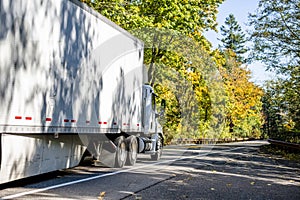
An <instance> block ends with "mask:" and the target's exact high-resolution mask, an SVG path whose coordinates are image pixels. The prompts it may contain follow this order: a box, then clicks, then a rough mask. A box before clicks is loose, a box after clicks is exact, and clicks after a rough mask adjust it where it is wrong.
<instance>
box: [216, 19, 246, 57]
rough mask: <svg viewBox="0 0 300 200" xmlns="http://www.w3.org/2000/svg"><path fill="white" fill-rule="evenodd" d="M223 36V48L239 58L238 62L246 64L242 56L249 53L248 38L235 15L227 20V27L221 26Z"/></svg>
mask: <svg viewBox="0 0 300 200" xmlns="http://www.w3.org/2000/svg"><path fill="white" fill-rule="evenodd" d="M221 34H222V36H223V38H222V39H221V42H222V43H223V45H222V48H223V49H225V50H226V49H227V50H228V49H230V50H232V51H233V52H234V53H235V54H236V56H237V61H239V62H244V61H245V59H244V58H243V56H242V55H243V54H244V53H246V52H247V49H246V48H245V43H246V36H245V34H244V33H243V31H242V28H241V26H240V25H239V24H238V22H237V21H236V19H235V17H234V15H233V14H230V15H229V16H228V17H227V18H226V20H225V25H222V26H221Z"/></svg>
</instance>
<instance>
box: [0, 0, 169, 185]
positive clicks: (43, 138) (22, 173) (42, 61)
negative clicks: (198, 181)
mask: <svg viewBox="0 0 300 200" xmlns="http://www.w3.org/2000/svg"><path fill="white" fill-rule="evenodd" d="M0 17H1V21H0V184H2V183H5V182H9V181H13V180H17V179H21V178H24V177H30V176H34V175H38V174H42V173H47V172H50V171H55V170H60V169H66V168H71V167H74V166H77V165H78V164H79V162H80V161H81V160H82V159H83V156H84V155H86V154H87V152H88V154H89V155H90V156H92V157H93V158H94V159H95V160H96V161H97V162H102V163H103V164H105V165H108V166H111V167H123V166H124V165H125V164H128V165H134V164H135V162H136V159H137V154H138V153H149V154H150V156H151V158H152V159H154V160H158V159H159V158H160V156H161V152H162V146H163V133H162V127H161V126H160V124H159V123H158V121H157V117H158V116H159V114H158V113H157V112H156V108H155V107H156V105H155V94H154V91H153V89H152V88H151V87H150V86H147V85H144V84H145V79H144V77H145V76H144V68H143V43H142V42H141V41H140V40H138V39H137V38H135V37H133V36H132V35H130V34H129V33H128V32H126V31H125V30H123V29H122V28H120V27H119V26H117V25H116V24H114V23H112V22H111V21H109V20H108V19H106V18H105V17H103V16H101V15H100V14H98V13H97V12H95V11H93V10H92V9H90V8H89V7H87V6H85V5H84V4H82V3H81V2H79V1H77V0H31V1H24V0H14V1H12V0H1V1H0ZM162 102H164V101H162Z"/></svg>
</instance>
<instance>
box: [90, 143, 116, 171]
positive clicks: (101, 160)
mask: <svg viewBox="0 0 300 200" xmlns="http://www.w3.org/2000/svg"><path fill="white" fill-rule="evenodd" d="M116 150H117V148H116V145H115V144H114V143H113V142H112V141H105V142H103V143H102V147H101V149H100V155H99V156H98V157H97V161H96V162H95V165H96V166H105V167H114V166H115V157H116Z"/></svg>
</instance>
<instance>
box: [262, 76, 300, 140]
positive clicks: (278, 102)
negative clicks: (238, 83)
mask: <svg viewBox="0 0 300 200" xmlns="http://www.w3.org/2000/svg"><path fill="white" fill-rule="evenodd" d="M297 71H298V73H297ZM297 71H293V73H291V74H290V76H289V77H288V78H284V79H283V78H279V79H277V80H272V81H269V82H267V84H266V85H265V95H264V98H263V103H264V113H265V115H266V124H265V129H264V130H265V132H266V133H268V135H269V136H270V137H272V138H285V137H287V133H290V132H291V133H296V132H299V131H300V104H299V102H300V95H299V94H300V85H299V81H298V80H299V76H300V71H299V70H297Z"/></svg>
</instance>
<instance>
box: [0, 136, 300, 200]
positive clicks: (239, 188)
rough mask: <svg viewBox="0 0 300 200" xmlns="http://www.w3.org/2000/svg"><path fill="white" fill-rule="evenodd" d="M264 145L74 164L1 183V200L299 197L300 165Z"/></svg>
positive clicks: (182, 149)
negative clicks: (129, 162) (113, 163)
mask: <svg viewBox="0 0 300 200" xmlns="http://www.w3.org/2000/svg"><path fill="white" fill-rule="evenodd" d="M264 144H266V142H264V141H251V142H238V143H228V144H217V145H181V146H168V147H165V149H164V155H163V158H162V160H160V161H159V162H153V161H150V160H149V159H148V158H149V157H150V156H149V155H139V159H138V163H137V164H136V165H135V166H134V167H125V168H123V169H112V168H104V167H95V166H78V167H76V168H74V169H69V170H63V171H59V172H54V173H49V174H46V175H42V176H37V177H34V178H29V179H24V180H21V181H17V182H13V183H10V184H5V185H0V198H1V199H47V200H48V199H53V200H54V199H55V200H58V199H68V200H71V199H72V200H73V199H84V200H86V199H96V200H97V199H105V200H106V199H107V200H108V199H113V200H115V199H126V200H131V199H145V200H146V199H155V200H159V199H170V200H171V199H172V200H173V199H289V200H293V199H295V200H296V199H297V200H298V199H300V164H299V163H296V162H290V161H287V160H284V159H279V158H274V157H270V156H268V155H263V154H261V153H259V151H258V150H259V147H260V146H261V145H264Z"/></svg>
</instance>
